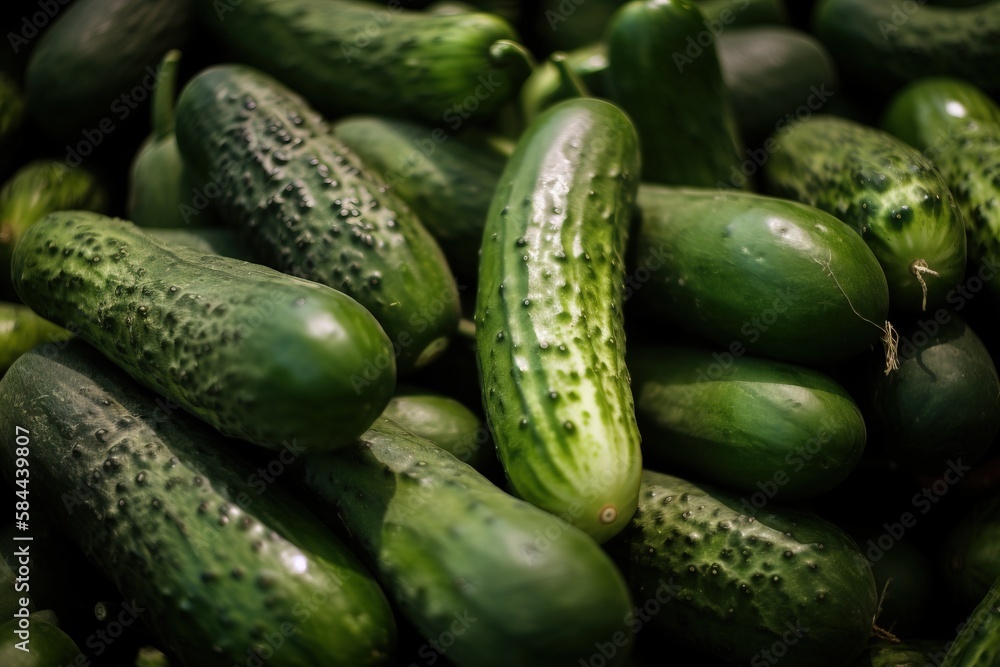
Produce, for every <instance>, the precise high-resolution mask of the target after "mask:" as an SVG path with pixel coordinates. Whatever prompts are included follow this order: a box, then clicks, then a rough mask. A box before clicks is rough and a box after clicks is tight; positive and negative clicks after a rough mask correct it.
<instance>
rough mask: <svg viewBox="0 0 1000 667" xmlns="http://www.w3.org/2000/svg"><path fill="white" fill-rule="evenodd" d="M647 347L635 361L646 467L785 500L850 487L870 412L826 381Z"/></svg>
mask: <svg viewBox="0 0 1000 667" xmlns="http://www.w3.org/2000/svg"><path fill="white" fill-rule="evenodd" d="M718 357H719V353H718V352H716V351H713V350H711V349H708V348H695V347H690V346H681V345H656V346H652V345H647V346H643V347H640V348H633V349H632V350H630V351H629V354H628V364H629V371H630V373H631V375H632V391H633V393H634V394H635V410H636V419H637V421H638V423H639V432H640V433H642V449H643V457H644V459H645V460H646V461H647V467H650V466H654V465H655V466H659V467H660V469H664V470H677V469H679V470H685V471H690V473H691V474H694V475H696V476H697V477H698V478H701V479H705V480H706V481H708V482H711V483H714V484H719V485H721V486H724V487H726V488H728V489H731V490H733V491H738V492H741V493H750V494H759V492H760V491H762V490H763V489H767V490H768V491H773V493H768V495H769V496H771V497H774V496H777V497H778V498H780V499H782V500H787V499H790V498H803V497H811V496H818V495H820V494H823V493H826V492H827V491H829V490H830V489H832V488H834V487H835V486H837V485H838V484H840V482H842V481H843V480H844V479H845V478H846V477H847V475H848V474H849V473H850V472H851V471H852V470H853V469H854V467H855V466H856V465H857V463H858V461H859V460H860V458H861V454H862V452H863V451H864V448H865V439H866V430H865V423H864V419H863V418H862V416H861V410H860V408H858V406H857V405H856V404H855V402H854V400H853V399H852V398H851V397H850V395H849V394H848V393H847V390H846V389H844V388H843V387H841V386H840V385H839V384H837V383H836V382H835V381H833V380H832V379H831V378H830V377H828V376H827V375H825V374H823V373H820V372H818V371H814V370H811V369H807V368H804V367H800V366H795V365H792V364H786V363H783V362H780V361H772V360H769V359H762V358H756V357H750V356H741V357H736V358H734V359H733V360H731V361H729V360H728V359H726V361H728V364H727V365H725V366H724V365H723V364H722V363H720V362H719V361H717V358H718Z"/></svg>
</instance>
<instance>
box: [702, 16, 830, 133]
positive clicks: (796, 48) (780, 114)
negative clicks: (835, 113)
mask: <svg viewBox="0 0 1000 667" xmlns="http://www.w3.org/2000/svg"><path fill="white" fill-rule="evenodd" d="M699 6H700V5H699ZM716 46H717V50H718V53H719V66H720V67H721V69H722V79H723V81H724V82H725V84H726V90H727V91H728V94H729V98H730V100H732V105H733V112H734V113H735V115H736V118H737V121H738V122H739V126H740V132H741V133H742V134H743V136H745V137H746V138H747V140H748V142H750V143H752V144H754V145H759V144H760V143H762V142H763V140H764V139H766V138H767V137H768V136H769V135H771V134H772V133H773V132H774V131H775V128H776V127H778V128H780V127H781V126H782V125H785V124H787V123H788V122H789V121H790V120H791V119H794V118H795V117H796V114H797V113H801V111H800V109H803V108H804V109H805V110H807V111H809V112H813V111H815V110H817V109H820V108H822V107H823V106H824V105H825V104H826V103H827V102H828V101H829V100H830V98H831V97H833V96H834V95H836V94H837V93H838V92H839V90H838V80H837V70H836V66H835V65H834V62H833V58H832V57H831V56H830V54H829V53H828V52H827V50H826V48H824V47H823V45H822V44H821V43H820V42H819V41H818V40H817V39H816V38H815V37H813V36H812V35H810V34H809V33H806V32H803V31H801V30H798V29H795V28H790V27H787V26H779V25H762V26H754V27H748V28H740V29H738V30H726V31H725V32H723V33H721V34H720V35H719V37H718V39H717V40H716Z"/></svg>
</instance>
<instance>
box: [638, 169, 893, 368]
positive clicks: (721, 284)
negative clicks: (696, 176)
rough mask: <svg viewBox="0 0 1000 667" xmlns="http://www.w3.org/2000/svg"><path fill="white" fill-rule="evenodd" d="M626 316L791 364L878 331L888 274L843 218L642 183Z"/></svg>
mask: <svg viewBox="0 0 1000 667" xmlns="http://www.w3.org/2000/svg"><path fill="white" fill-rule="evenodd" d="M638 204H639V212H640V215H641V223H640V227H639V234H638V238H637V239H636V256H635V259H634V260H633V269H632V271H631V275H633V276H635V277H636V279H637V281H638V279H639V278H641V277H645V281H644V282H642V283H638V284H637V287H638V288H637V289H635V288H634V290H633V291H634V293H633V295H632V299H631V300H630V301H629V308H630V309H634V311H632V310H630V312H636V313H639V314H640V315H642V316H645V317H647V318H649V319H650V320H654V321H656V322H658V323H662V324H667V325H669V326H673V327H679V328H681V329H682V330H685V331H688V332H690V333H693V334H696V335H697V336H699V337H701V338H703V339H706V340H710V341H713V342H715V343H717V344H718V345H721V346H723V347H724V348H725V349H726V350H727V351H726V354H732V355H736V356H739V355H742V354H744V353H747V352H749V353H751V354H756V355H760V356H768V357H772V358H775V359H779V360H783V361H789V362H792V363H806V364H812V363H820V362H827V361H835V360H839V359H846V358H849V357H852V356H856V355H857V354H859V353H861V352H864V351H865V350H867V349H868V348H869V346H870V345H872V344H877V342H878V340H879V333H880V332H882V333H883V334H884V333H886V331H887V329H888V327H887V326H886V325H885V319H886V314H887V312H888V307H889V298H888V290H887V288H886V283H885V275H884V274H883V273H882V270H881V268H880V267H879V265H878V262H877V261H876V259H875V256H874V255H873V254H872V252H871V250H870V249H869V248H868V247H867V246H866V245H865V243H864V241H863V240H862V239H861V238H860V237H859V236H858V235H857V234H855V233H854V232H853V231H851V230H850V229H849V228H848V227H846V226H845V225H844V224H843V223H842V222H840V221H839V220H837V219H836V218H834V217H833V216H831V215H829V214H828V213H824V212H823V211H820V210H818V209H815V208H812V207H810V206H806V205H805V204H800V203H797V202H793V201H788V200H784V199H777V198H774V197H765V196H763V195H756V194H750V193H742V192H737V191H720V190H711V189H707V188H671V187H666V186H660V185H651V184H643V185H642V186H641V187H640V188H639V196H638Z"/></svg>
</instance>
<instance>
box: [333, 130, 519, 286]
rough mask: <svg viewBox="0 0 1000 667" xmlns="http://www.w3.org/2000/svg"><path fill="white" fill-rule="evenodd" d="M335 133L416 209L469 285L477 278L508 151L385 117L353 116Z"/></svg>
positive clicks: (459, 276)
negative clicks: (488, 218) (486, 228)
mask: <svg viewBox="0 0 1000 667" xmlns="http://www.w3.org/2000/svg"><path fill="white" fill-rule="evenodd" d="M333 132H334V134H335V135H336V136H337V138H338V139H340V140H341V141H343V142H344V143H345V144H346V145H347V147H348V148H350V149H351V150H352V151H354V152H355V153H356V154H357V155H358V156H360V158H361V160H362V161H363V162H364V163H365V164H366V165H368V166H369V167H370V168H371V169H373V170H374V171H376V172H378V173H379V175H380V176H381V177H382V179H384V180H385V182H386V184H387V185H388V186H389V187H391V188H392V189H393V190H395V191H396V193H397V194H398V195H399V197H400V198H401V199H403V200H405V201H406V203H407V204H409V205H410V207H411V208H412V209H413V210H414V212H415V213H416V214H417V217H418V218H420V222H421V223H423V225H424V226H425V227H426V228H427V231H429V232H430V233H431V234H433V235H434V238H435V239H436V240H437V242H438V244H439V245H440V246H441V250H442V251H444V254H445V257H446V258H447V259H448V264H449V266H451V267H452V269H453V271H454V272H455V274H456V276H457V277H458V278H459V279H460V280H462V281H463V283H464V284H465V285H472V284H473V283H474V282H475V278H476V274H477V272H478V267H479V246H480V244H481V243H482V238H483V225H485V224H486V214H487V213H488V211H489V208H490V200H491V199H492V198H493V191H494V190H496V186H497V181H499V180H500V174H501V173H502V172H503V168H504V165H505V164H506V162H507V158H506V156H505V155H502V154H501V153H499V152H497V151H495V150H491V149H489V148H487V147H484V146H481V145H479V143H478V142H474V141H470V140H468V139H466V138H463V137H461V136H452V135H450V134H447V133H445V132H444V131H442V130H439V129H434V128H431V127H429V126H427V125H424V124H421V123H414V122H412V121H407V120H402V119H392V118H389V117H386V116H351V117H348V118H344V119H342V120H339V121H337V122H336V123H335V124H334V125H333Z"/></svg>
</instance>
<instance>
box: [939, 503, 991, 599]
mask: <svg viewBox="0 0 1000 667" xmlns="http://www.w3.org/2000/svg"><path fill="white" fill-rule="evenodd" d="M942 560H943V565H944V567H943V572H944V587H945V589H946V590H947V592H948V596H949V597H950V598H951V599H952V600H954V601H955V602H956V603H957V604H958V605H960V606H963V607H967V608H971V607H974V606H975V605H976V604H977V603H978V602H979V601H980V600H982V599H983V596H985V595H986V594H987V593H988V592H989V590H990V586H992V585H993V582H994V581H995V580H996V579H997V577H1000V494H998V493H996V492H994V493H993V494H991V495H989V496H986V497H985V498H983V499H981V500H979V501H977V502H975V503H974V504H972V505H971V506H970V507H969V508H968V509H967V510H966V511H965V512H963V513H962V514H961V516H960V517H959V519H958V521H957V522H956V523H955V524H954V525H953V526H952V527H951V528H950V529H949V532H948V534H947V535H946V536H945V537H944V547H943V550H942Z"/></svg>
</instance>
